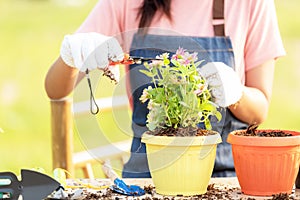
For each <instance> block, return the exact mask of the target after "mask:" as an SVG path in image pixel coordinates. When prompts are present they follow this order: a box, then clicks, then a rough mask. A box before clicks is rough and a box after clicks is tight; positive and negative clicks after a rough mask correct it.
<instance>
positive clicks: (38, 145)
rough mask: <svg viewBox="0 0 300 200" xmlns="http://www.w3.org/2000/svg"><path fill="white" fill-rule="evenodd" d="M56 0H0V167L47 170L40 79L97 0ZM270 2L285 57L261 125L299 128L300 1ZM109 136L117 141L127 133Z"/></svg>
mask: <svg viewBox="0 0 300 200" xmlns="http://www.w3.org/2000/svg"><path fill="white" fill-rule="evenodd" d="M74 1H75V0H74ZM57 2H64V1H51V0H0V16H1V17H0V127H1V128H2V129H3V130H4V133H1V134H0V171H12V172H15V173H19V172H20V169H22V168H36V167H42V168H44V169H45V170H46V172H48V173H51V171H52V164H51V162H52V160H51V158H52V157H51V129H50V104H49V100H48V98H47V96H46V93H45V90H44V78H45V75H46V73H47V70H48V68H49V66H50V65H51V64H52V62H53V61H54V60H55V59H56V57H57V56H58V52H59V48H60V44H61V41H62V39H63V36H64V35H65V34H67V33H72V32H73V31H74V30H75V29H76V28H77V27H78V26H79V25H80V24H81V22H82V21H83V20H84V18H85V17H86V16H87V14H88V13H89V11H90V10H91V9H92V7H93V5H94V4H95V3H96V2H97V1H96V0H90V1H86V2H87V3H86V4H84V5H83V6H66V5H65V4H59V3H57ZM275 3H276V8H277V14H278V22H279V26H280V30H281V34H282V38H283V42H284V45H285V48H286V51H287V56H286V57H284V58H281V59H279V61H278V62H277V67H276V73H275V81H274V90H273V98H272V102H271V108H270V112H269V117H268V119H267V121H266V122H265V123H264V124H263V125H262V126H261V127H264V128H278V129H291V130H298V131H300V120H299V119H300V117H299V112H300V103H299V99H298V98H299V97H300V95H299V89H300V81H299V77H300V68H299V62H300V59H299V56H300V20H299V17H300V15H299V11H298V8H299V7H300V1H299V0H289V1H281V0H275ZM104 81H105V80H104ZM107 85H112V84H107ZM83 87H84V86H83ZM106 88H107V90H109V91H111V90H112V89H113V88H112V86H108V87H106ZM87 95H88V94H87ZM97 96H98V92H97ZM120 115H121V114H120ZM124 116H125V117H128V116H127V114H126V113H125V114H124ZM102 117H103V116H102ZM79 118H80V117H79ZM79 118H78V119H79ZM103 118H105V116H104V117H103ZM126 123H128V122H127V121H126V122H125V125H124V127H127V128H128V126H127V125H128V124H126ZM81 124H84V123H83V122H82V123H81V122H80V125H81ZM103 124H106V125H107V124H109V127H104V128H103V130H104V131H105V132H106V131H107V132H109V131H113V132H114V131H115V129H116V127H110V123H109V122H104V123H103ZM82 126H83V125H82ZM127 131H128V130H127ZM127 131H126V132H127ZM109 137H111V139H112V140H117V139H123V138H126V137H127V135H126V134H125V135H124V134H121V135H117V136H115V135H113V136H112V135H110V136H109ZM74 143H75V150H76V151H77V150H81V149H83V148H84V147H83V146H82V144H81V141H80V139H79V138H78V135H76V134H75V139H74ZM78 176H80V174H78Z"/></svg>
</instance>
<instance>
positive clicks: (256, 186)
mask: <svg viewBox="0 0 300 200" xmlns="http://www.w3.org/2000/svg"><path fill="white" fill-rule="evenodd" d="M227 141H228V142H229V143H231V144H232V153H233V160H234V166H235V170H236V175H237V178H238V180H239V183H240V186H241V190H242V192H243V193H244V194H248V195H257V196H270V195H274V194H280V193H287V194H290V193H291V192H292V189H293V186H294V183H295V180H296V177H297V174H298V171H299V164H300V132H296V131H289V130H267V129H265V130H263V129H260V130H259V129H257V126H255V125H252V126H249V127H248V129H247V130H237V131H233V132H231V133H230V134H229V136H228V139H227Z"/></svg>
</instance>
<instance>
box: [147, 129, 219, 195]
mask: <svg viewBox="0 0 300 200" xmlns="http://www.w3.org/2000/svg"><path fill="white" fill-rule="evenodd" d="M221 141H222V140H221V137H220V135H219V134H218V133H217V132H216V134H215V135H209V136H196V137H168V136H153V135H149V134H146V133H145V134H144V135H143V138H142V142H144V143H145V144H146V148H147V158H148V164H149V168H150V172H151V176H152V180H153V183H154V185H155V188H156V192H157V193H159V194H163V195H183V196H190V195H198V194H204V193H205V192H206V191H207V186H208V184H209V180H210V177H211V175H212V171H213V167H214V162H215V158H216V147H217V144H218V143H220V142H221Z"/></svg>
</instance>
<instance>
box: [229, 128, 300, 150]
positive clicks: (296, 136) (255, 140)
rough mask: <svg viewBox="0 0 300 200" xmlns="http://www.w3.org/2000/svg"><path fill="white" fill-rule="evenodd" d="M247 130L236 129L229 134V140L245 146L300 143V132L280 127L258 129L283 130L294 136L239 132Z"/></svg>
mask: <svg viewBox="0 0 300 200" xmlns="http://www.w3.org/2000/svg"><path fill="white" fill-rule="evenodd" d="M241 131H243V132H245V131H246V130H236V131H233V132H231V133H230V134H229V135H228V138H227V142H228V143H230V144H235V145H244V146H266V147H267V146H272V147H275V146H297V145H300V132H298V131H291V130H279V129H258V130H257V131H266V132H271V131H283V132H286V133H289V134H292V135H293V136H289V137H258V136H240V135H236V133H237V132H241Z"/></svg>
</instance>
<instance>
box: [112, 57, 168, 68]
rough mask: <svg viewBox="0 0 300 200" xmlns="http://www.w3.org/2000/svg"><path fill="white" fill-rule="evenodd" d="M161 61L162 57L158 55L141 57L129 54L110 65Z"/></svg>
mask: <svg viewBox="0 0 300 200" xmlns="http://www.w3.org/2000/svg"><path fill="white" fill-rule="evenodd" d="M155 60H156V61H162V60H163V58H159V57H155V58H154V57H142V56H130V55H129V54H125V55H124V59H123V60H122V61H118V62H111V63H110V65H117V64H124V65H130V64H142V63H143V62H149V61H155Z"/></svg>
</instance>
